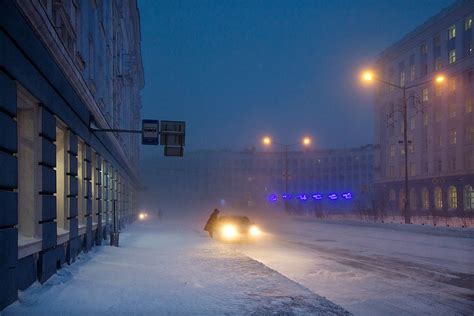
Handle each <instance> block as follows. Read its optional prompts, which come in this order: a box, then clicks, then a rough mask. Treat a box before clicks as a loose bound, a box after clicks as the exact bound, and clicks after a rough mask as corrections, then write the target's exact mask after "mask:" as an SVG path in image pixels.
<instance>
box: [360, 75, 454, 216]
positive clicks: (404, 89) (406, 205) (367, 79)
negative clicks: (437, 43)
mask: <svg viewBox="0 0 474 316" xmlns="http://www.w3.org/2000/svg"><path fill="white" fill-rule="evenodd" d="M361 78H362V80H363V81H365V82H372V81H378V82H380V83H383V84H386V85H389V86H391V87H394V88H397V89H400V90H402V92H403V106H402V114H403V145H404V149H405V201H404V205H403V213H404V214H403V216H404V217H405V224H410V223H411V215H410V208H409V204H410V199H409V192H408V135H407V127H408V98H407V93H406V92H407V90H408V89H412V88H415V87H418V86H421V85H424V84H427V83H430V82H435V83H436V84H442V83H443V82H444V81H445V79H446V77H445V76H443V75H441V74H438V75H437V76H435V77H434V78H432V79H429V80H426V81H423V82H419V83H416V84H414V85H411V86H405V85H400V86H399V85H397V84H394V83H391V82H387V81H384V80H382V79H380V78H379V77H377V76H376V75H375V74H374V72H373V71H372V70H366V71H364V72H363V73H362V76H361Z"/></svg>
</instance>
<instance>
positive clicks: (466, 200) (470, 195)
mask: <svg viewBox="0 0 474 316" xmlns="http://www.w3.org/2000/svg"><path fill="white" fill-rule="evenodd" d="M431 194H433V199H432V200H431V199H430V191H429V190H428V188H426V187H425V188H422V190H421V200H420V202H421V203H420V205H419V204H418V200H417V198H418V196H417V192H416V190H415V189H411V190H410V196H409V201H408V202H409V205H410V208H411V209H412V210H416V209H418V208H421V209H423V210H429V209H430V208H431V207H432V205H431V203H433V207H434V209H436V210H441V209H443V206H444V199H443V190H442V189H441V187H439V186H437V187H435V188H434V190H433V192H432V193H431ZM458 194H459V193H458V189H457V188H456V187H455V186H453V185H452V186H450V187H448V189H447V191H446V197H447V198H446V201H447V203H448V205H447V207H448V209H450V210H455V209H458V207H461V205H458ZM462 194H463V205H462V207H463V208H464V210H466V211H467V210H469V211H472V210H474V189H473V187H472V186H470V185H466V186H465V187H464V188H463V192H462ZM398 196H399V203H398V205H399V208H400V210H402V209H404V207H405V202H407V201H406V198H405V190H403V189H401V190H400V191H399V194H398ZM389 200H390V201H391V202H392V203H393V202H395V201H396V200H397V198H396V192H395V190H393V189H391V190H390V192H389Z"/></svg>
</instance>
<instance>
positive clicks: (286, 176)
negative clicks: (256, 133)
mask: <svg viewBox="0 0 474 316" xmlns="http://www.w3.org/2000/svg"><path fill="white" fill-rule="evenodd" d="M262 144H263V145H264V146H270V145H272V144H275V145H277V146H280V147H283V148H284V149H285V173H284V174H283V177H284V179H285V194H288V180H289V179H290V174H289V172H288V162H289V159H288V151H289V149H290V147H294V146H298V145H300V144H302V145H303V146H304V147H308V146H310V145H311V138H310V137H308V136H306V137H303V139H302V140H301V143H294V144H281V143H277V142H273V141H272V139H271V137H270V136H265V137H263V138H262ZM283 200H284V201H285V210H286V212H287V213H288V212H289V208H288V199H285V198H283Z"/></svg>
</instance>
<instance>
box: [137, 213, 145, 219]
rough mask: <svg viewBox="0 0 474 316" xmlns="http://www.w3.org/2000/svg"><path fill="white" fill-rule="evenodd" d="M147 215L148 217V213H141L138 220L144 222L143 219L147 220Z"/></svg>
mask: <svg viewBox="0 0 474 316" xmlns="http://www.w3.org/2000/svg"><path fill="white" fill-rule="evenodd" d="M146 215H147V214H146V213H140V214H138V218H139V219H141V220H143V219H145V217H146Z"/></svg>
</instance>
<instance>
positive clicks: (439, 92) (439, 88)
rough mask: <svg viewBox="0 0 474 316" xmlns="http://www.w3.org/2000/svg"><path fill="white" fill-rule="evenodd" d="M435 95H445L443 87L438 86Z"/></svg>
mask: <svg viewBox="0 0 474 316" xmlns="http://www.w3.org/2000/svg"><path fill="white" fill-rule="evenodd" d="M434 90H435V94H436V96H437V97H440V96H441V95H442V94H443V87H442V86H437V87H435V88H434Z"/></svg>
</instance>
